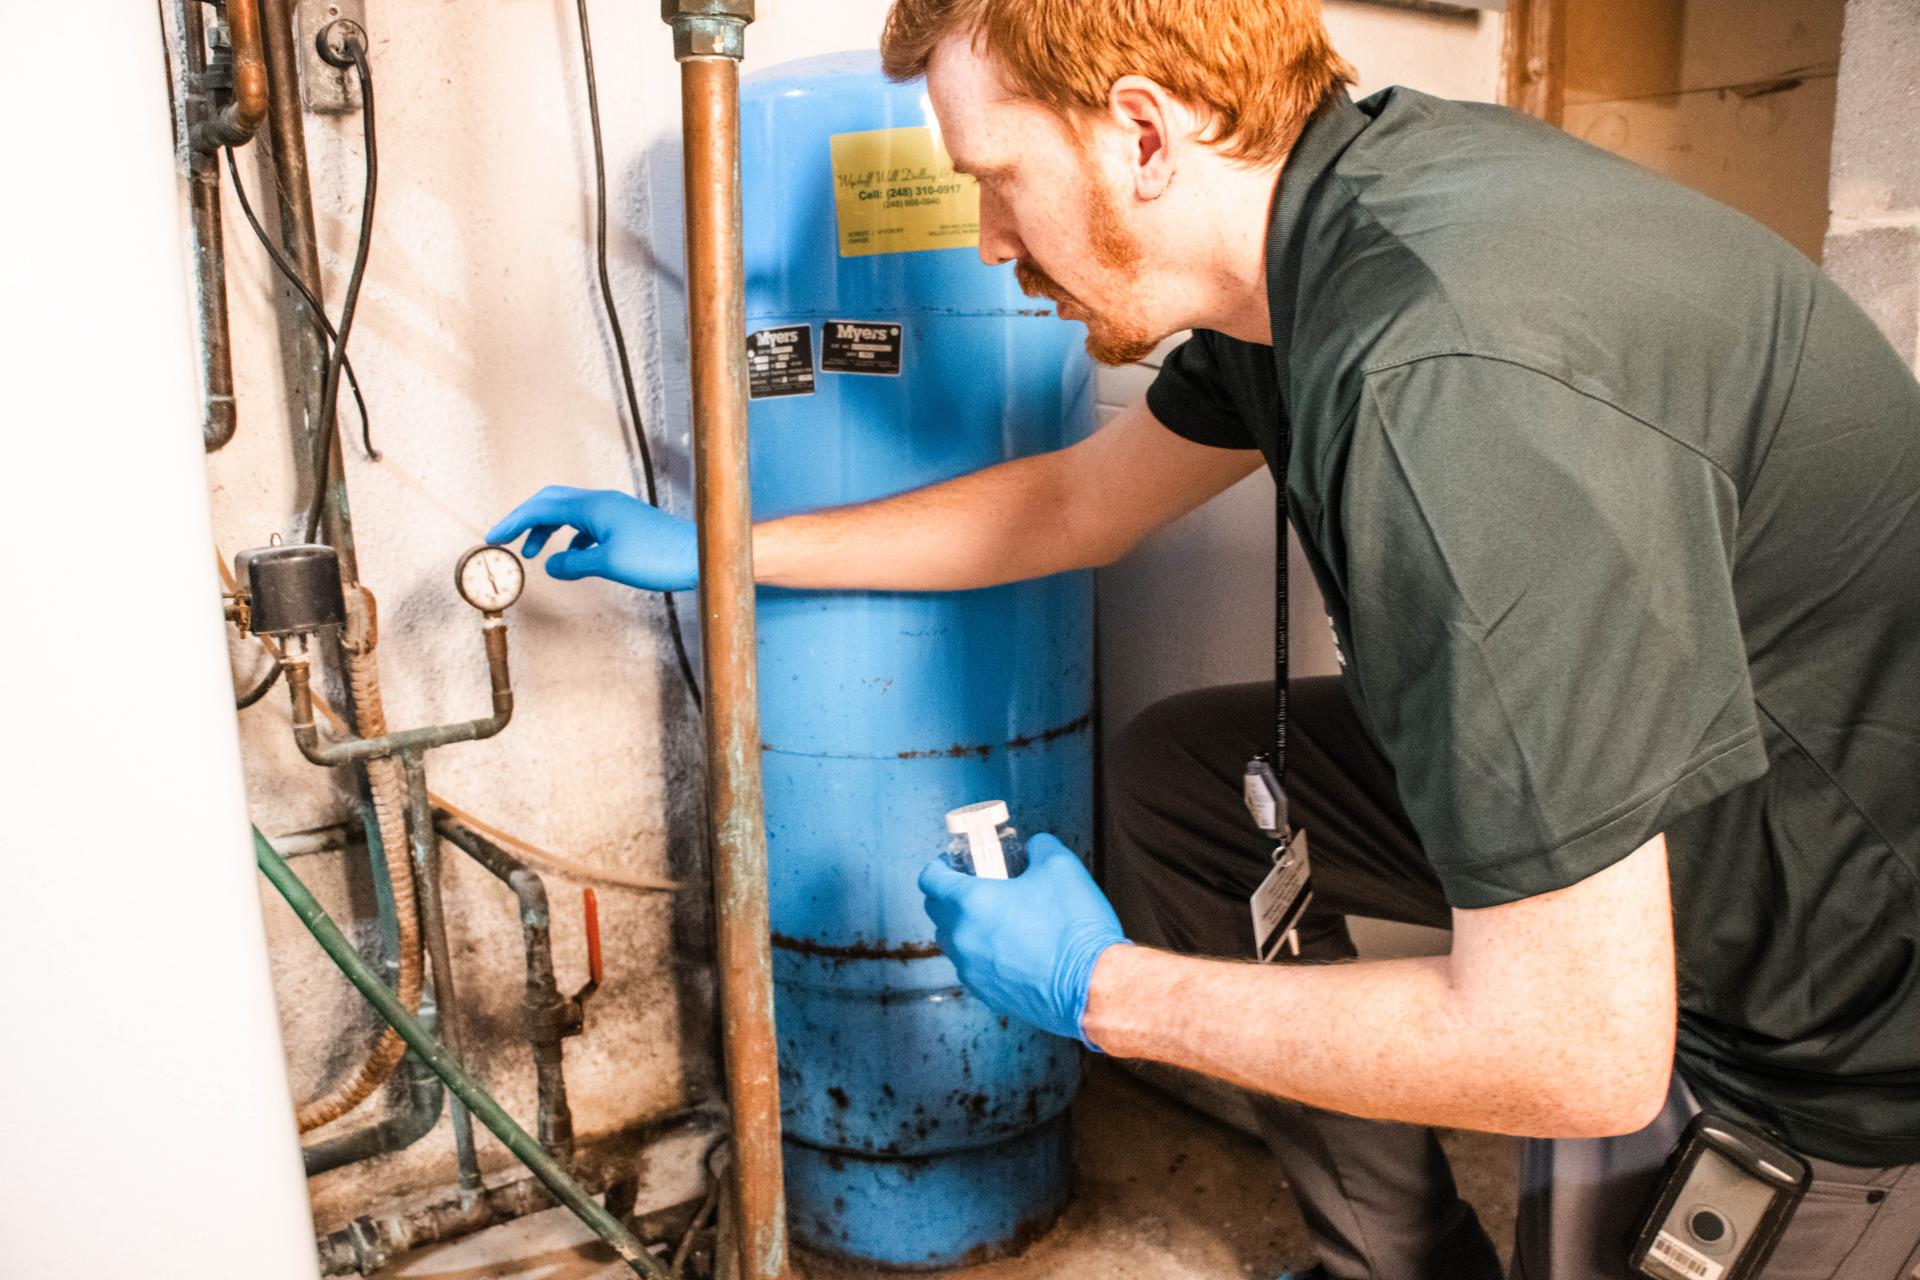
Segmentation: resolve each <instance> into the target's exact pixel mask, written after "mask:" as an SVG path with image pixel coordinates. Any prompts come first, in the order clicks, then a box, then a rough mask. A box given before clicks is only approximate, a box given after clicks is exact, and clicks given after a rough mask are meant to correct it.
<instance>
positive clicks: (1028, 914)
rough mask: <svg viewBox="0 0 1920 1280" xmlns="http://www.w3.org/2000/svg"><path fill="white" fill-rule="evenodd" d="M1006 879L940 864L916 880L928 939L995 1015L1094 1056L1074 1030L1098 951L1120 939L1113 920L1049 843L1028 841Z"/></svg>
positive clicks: (1089, 882) (1070, 861)
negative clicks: (930, 926) (1017, 871)
mask: <svg viewBox="0 0 1920 1280" xmlns="http://www.w3.org/2000/svg"><path fill="white" fill-rule="evenodd" d="M1027 857H1028V864H1027V869H1026V871H1025V872H1024V873H1022V874H1021V875H1019V876H1016V877H1014V878H1013V879H1011V880H983V879H980V878H978V877H975V876H970V875H966V874H965V873H963V872H959V871H955V870H954V869H953V868H952V867H951V866H949V865H948V864H947V861H946V859H945V858H944V857H940V858H935V859H934V860H933V861H932V862H930V863H928V864H927V867H926V869H925V870H924V871H922V872H921V873H920V892H922V893H924V894H925V895H926V896H927V915H929V916H930V917H932V919H933V923H934V927H935V933H934V939H935V941H937V942H938V943H939V944H940V950H942V951H944V952H945V953H946V955H947V958H948V959H949V960H951V961H953V967H954V968H955V969H957V970H959V972H960V981H961V982H962V983H964V984H965V985H966V988H967V990H968V991H971V992H972V993H973V994H974V995H976V996H978V997H979V998H980V999H981V1000H982V1001H984V1002H985V1003H986V1004H987V1005H988V1006H989V1007H990V1008H992V1009H993V1010H994V1011H995V1012H996V1013H1004V1014H1009V1015H1011V1016H1013V1017H1016V1018H1019V1019H1021V1020H1022V1021H1024V1022H1030V1023H1032V1024H1033V1025H1034V1026H1036V1027H1039V1028H1040V1029H1041V1030H1042V1031H1049V1032H1052V1033H1053V1034H1054V1035H1056V1036H1065V1037H1068V1038H1071V1039H1076V1040H1079V1041H1081V1042H1082V1043H1084V1044H1086V1045H1087V1047H1088V1048H1089V1049H1093V1050H1094V1051H1096V1052H1098V1051H1099V1046H1098V1045H1095V1044H1093V1043H1091V1042H1089V1041H1088V1040H1087V1039H1086V1036H1085V1035H1083V1034H1082V1031H1081V1019H1082V1018H1083V1017H1085V1015H1086V1011H1087V985H1088V983H1089V982H1091V981H1092V978H1093V966H1094V962H1095V961H1097V960H1098V959H1099V958H1100V953H1101V952H1103V951H1105V950H1106V949H1107V948H1108V947H1111V946H1113V945H1115V944H1117V943H1123V942H1125V941H1126V940H1127V938H1126V934H1125V933H1123V932H1122V931H1121V929H1120V918H1119V917H1118V916H1116V915H1114V913H1113V907H1112V906H1111V905H1110V904H1109V903H1108V902H1107V898H1106V895H1105V894H1103V893H1101V892H1100V886H1099V885H1096V884H1095V883H1094V882H1093V877H1092V876H1091V875H1089V874H1087V869H1086V867H1085V866H1083V865H1082V864H1081V862H1080V859H1079V858H1078V857H1077V856H1076V855H1075V854H1074V852H1073V851H1072V850H1071V849H1069V848H1067V847H1066V846H1065V845H1063V844H1061V843H1060V842H1059V841H1058V840H1056V839H1054V838H1053V837H1052V836H1050V835H1037V836H1035V837H1033V839H1032V840H1030V841H1028V842H1027Z"/></svg>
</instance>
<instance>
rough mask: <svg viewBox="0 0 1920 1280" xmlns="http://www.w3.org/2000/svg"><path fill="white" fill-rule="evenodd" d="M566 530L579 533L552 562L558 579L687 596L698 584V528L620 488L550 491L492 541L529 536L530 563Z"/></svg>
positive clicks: (518, 510) (511, 518)
mask: <svg viewBox="0 0 1920 1280" xmlns="http://www.w3.org/2000/svg"><path fill="white" fill-rule="evenodd" d="M561 528H571V529H573V530H574V531H575V532H574V535H573V541H572V542H570V543H568V544H567V549H566V550H565V551H556V552H555V553H554V554H553V555H552V556H551V557H549V558H548V560H547V573H548V574H550V575H551V576H553V577H555V578H563V579H568V580H572V579H574V578H607V579H609V580H611V581H613V582H623V583H625V584H626V585H627V586H629V587H637V588H639V589H640V590H642V591H685V590H687V589H688V588H689V587H691V586H693V585H694V583H696V582H698V581H699V580H700V556H699V550H698V546H697V543H696V540H695V538H694V532H693V521H691V520H682V519H681V518H680V517H679V516H670V515H668V514H667V513H666V512H664V511H662V510H660V509H659V508H658V507H654V506H650V505H648V504H647V503H645V502H642V501H641V500H640V499H638V498H636V497H634V496H633V495H632V494H630V493H621V492H620V491H619V490H618V489H574V488H570V487H568V486H567V485H563V484H550V485H548V486H547V487H546V488H544V489H542V490H541V491H540V492H538V493H536V494H534V495H533V496H532V497H531V498H528V499H527V500H526V501H525V502H523V503H521V504H520V505H519V506H517V507H515V508H514V509H513V510H512V511H511V512H509V513H508V514H507V518H506V519H504V520H502V521H501V522H500V523H499V524H496V525H495V526H493V528H491V529H489V530H488V531H487V541H488V542H512V541H513V540H514V539H515V538H517V537H519V536H520V535H521V534H523V533H524V534H526V535H527V544H526V546H524V547H522V548H521V549H520V554H521V556H522V557H524V558H525V559H528V560H531V559H533V558H534V557H535V556H538V555H539V554H540V552H541V549H542V548H544V547H545V546H546V545H547V539H549V538H551V537H553V535H554V534H555V533H556V532H557V531H559V530H560V529H561Z"/></svg>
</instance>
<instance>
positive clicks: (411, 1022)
mask: <svg viewBox="0 0 1920 1280" xmlns="http://www.w3.org/2000/svg"><path fill="white" fill-rule="evenodd" d="M253 854H254V861H255V862H257V863H258V864H259V866H260V874H262V875H264V876H265V877H266V878H267V879H268V880H270V881H272V882H273V887H274V888H275V889H278V890H279V891H280V896H281V897H282V898H285V899H286V900H287V905H288V906H289V907H292V908H293V914H295V915H296V916H299V917H300V923H301V924H304V925H305V926H307V932H309V933H311V934H312V935H313V938H314V941H315V942H318V943H319V944H320V948H321V950H323V951H325V952H326V953H327V955H328V956H330V957H332V959H333V962H334V963H335V964H337V965H339V966H340V971H341V972H342V973H344V974H346V975H347V980H348V981H350V982H352V983H353V985H354V986H356V987H358V988H359V989H360V994H361V995H363V996H365V997H366V998H367V1002H368V1003H369V1004H371V1005H372V1006H373V1007H374V1008H375V1009H377V1010H379V1013H380V1016H381V1017H383V1018H385V1019H386V1020H387V1022H388V1023H389V1024H390V1025H391V1026H392V1027H393V1029H394V1030H395V1031H398V1032H399V1033H400V1038H401V1039H403V1040H405V1041H406V1042H407V1045H408V1047H409V1048H411V1049H412V1050H413V1051H414V1053H415V1054H417V1055H418V1056H419V1058H420V1061H422V1062H424V1063H426V1064H427V1066H429V1067H431V1068H432V1069H433V1073H434V1074H435V1075H437V1076H439V1077H440V1078H441V1079H442V1080H444V1081H446V1082H447V1088H449V1089H451V1090H453V1093H454V1096H455V1097H457V1098H459V1099H460V1100H461V1101H462V1102H464V1103H466V1104H467V1107H468V1109H470V1110H471V1111H472V1112H473V1114H474V1115H476V1116H478V1117H479V1118H480V1123H482V1124H484V1125H486V1126H487V1128H488V1129H490V1130H492V1131H493V1136H494V1137H496V1138H498V1139H500V1141H501V1142H502V1143H504V1144H505V1145H506V1148H507V1150H509V1151H511V1152H513V1154H514V1155H515V1156H516V1157H517V1158H518V1159H519V1161H520V1163H521V1164H524V1165H526V1166H527V1168H528V1169H530V1170H531V1171H532V1172H533V1175H534V1176H535V1177H536V1178H538V1179H540V1181H541V1182H542V1183H544V1184H545V1185H546V1188H547V1190H549V1191H551V1192H553V1197H554V1199H556V1200H558V1201H559V1202H560V1203H561V1204H564V1205H566V1206H567V1208H569V1209H571V1210H573V1212H574V1215H575V1216H576V1217H578V1218H579V1219H580V1220H581V1221H582V1222H584V1223H586V1224H587V1225H588V1226H589V1227H592V1228H593V1230H594V1232H595V1233H596V1234H598V1235H599V1237H600V1238H601V1239H602V1240H605V1241H606V1242H607V1243H608V1244H610V1245H612V1246H613V1248H614V1251H615V1252H616V1253H618V1254H619V1255H620V1257H621V1259H622V1260H623V1261H624V1262H625V1263H626V1264H627V1265H628V1266H629V1267H631V1268H633V1271H634V1273H635V1274H636V1275H643V1276H651V1277H654V1280H669V1274H668V1271H667V1268H666V1265H665V1264H664V1263H662V1262H661V1261H660V1260H659V1259H658V1258H655V1257H654V1256H653V1255H652V1254H651V1253H648V1252H647V1248H646V1246H645V1245H643V1244H641V1243H640V1241H639V1239H638V1237H636V1236H635V1235H634V1234H633V1233H632V1232H631V1231H628V1230H627V1229H626V1228H625V1227H623V1226H621V1225H620V1220H619V1219H618V1218H616V1217H614V1216H613V1215H612V1214H611V1213H608V1212H607V1210H606V1208H605V1207H604V1206H602V1205H601V1204H600V1202H599V1201H597V1200H595V1199H594V1198H593V1197H592V1196H590V1195H588V1194H587V1191H586V1188H584V1187H582V1186H581V1185H580V1184H579V1183H578V1182H575V1181H574V1180H573V1179H572V1178H571V1177H569V1176H568V1174H567V1171H566V1170H565V1169H562V1168H561V1167H560V1165H559V1163H558V1162H557V1161H555V1160H554V1158H553V1157H552V1156H550V1155H548V1154H547V1153H546V1152H545V1151H543V1150H541V1148H540V1144H539V1143H537V1142H535V1141H534V1140H533V1138H532V1136H531V1135H530V1134H528V1133H527V1131H526V1130H525V1129H522V1128H521V1127H520V1126H519V1125H518V1124H516V1123H515V1122H514V1119H513V1117H512V1116H510V1115H508V1114H507V1113H506V1112H505V1111H504V1110H503V1109H502V1108H501V1106H500V1104H499V1103H497V1102H495V1101H494V1100H493V1098H492V1097H491V1096H490V1095H489V1094H488V1093H487V1091H486V1090H485V1089H482V1088H481V1087H480V1083H479V1081H477V1080H475V1079H474V1078H473V1077H472V1076H470V1075H468V1074H467V1072H466V1069H465V1068H464V1067H462V1066H461V1065H460V1064H459V1063H458V1062H456V1061H455V1060H454V1058H453V1055H452V1054H450V1053H448V1052H447V1050H446V1048H445V1047H444V1046H443V1045H441V1043H440V1042H439V1041H438V1040H436V1039H434V1038H433V1035H432V1034H431V1033H430V1032H429V1031H428V1030H427V1029H426V1028H425V1027H424V1026H422V1025H421V1024H420V1020H419V1019H418V1018H416V1017H414V1016H413V1014H412V1013H410V1012H408V1010H407V1008H406V1006H405V1005H403V1004H401V1003H400V1000H399V997H397V996H395V995H394V994H393V991H392V990H391V989H390V988H389V987H388V986H387V984H386V983H384V982H382V981H380V975H379V974H377V973H375V972H374V970H373V966H371V965H369V964H368V963H367V962H366V960H365V959H363V958H362V957H361V955H360V953H359V952H358V951H356V950H354V947H353V944H352V943H351V942H349V941H347V936H346V935H345V934H343V933H341V932H340V926H339V925H337V924H335V923H334V922H333V918H332V917H331V916H329V915H328V914H327V911H326V908H325V907H322V906H321V905H320V903H319V901H318V900H317V899H315V898H314V896H313V894H311V893H309V892H308V891H307V886H306V885H305V884H303V883H301V881H300V877H299V876H297V875H295V874H294V873H293V868H291V867H289V866H288V865H287V863H286V860H285V859H284V858H282V857H281V856H280V855H279V854H278V853H275V852H274V850H273V846H272V845H270V844H268V843H267V838H266V837H265V836H263V835H261V834H260V829H259V828H258V827H255V828H254V831H253Z"/></svg>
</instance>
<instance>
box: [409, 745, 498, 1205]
mask: <svg viewBox="0 0 1920 1280" xmlns="http://www.w3.org/2000/svg"><path fill="white" fill-rule="evenodd" d="M400 759H401V762H402V763H403V764H404V765H405V766H406V770H407V832H408V834H409V835H410V836H411V837H412V841H413V874H414V876H415V878H416V879H417V880H418V881H419V884H420V923H421V926H422V928H423V931H424V932H425V933H426V935H427V959H428V961H429V962H430V963H431V964H432V965H433V999H434V1003H435V1004H436V1005H438V1006H439V1009H440V1039H441V1042H442V1043H444V1044H445V1045H446V1046H447V1050H448V1052H450V1053H451V1054H452V1055H453V1056H454V1058H455V1060H456V1061H458V1060H462V1059H464V1058H465V1057H466V1054H465V1052H464V1051H463V1050H462V1049H461V1046H460V1040H461V1035H460V998H459V996H458V995H456V994H455V992H454V985H453V952H452V949H451V948H450V947H448V946H447V912H446V905H445V902H444V900H443V899H442V897H441V895H440V842H439V840H438V839H437V838H436V837H435V836H434V831H433V807H432V805H431V803H430V802H429V801H428V800H427V762H426V757H425V756H424V755H423V754H422V753H420V752H418V751H409V752H407V753H406V754H405V755H403V756H402V757H401V758H400ZM453 1149H454V1155H455V1157H456V1158H457V1159H458V1161H459V1165H460V1194H461V1195H462V1197H473V1196H477V1195H479V1194H480V1191H481V1185H480V1160H479V1156H478V1154H477V1153H476V1152H475V1151H474V1146H473V1117H472V1116H471V1115H469V1114H468V1112H467V1107H466V1103H465V1102H464V1101H463V1100H462V1099H461V1098H460V1096H459V1094H458V1091H457V1090H456V1091H455V1096H454V1100H453Z"/></svg>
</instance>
